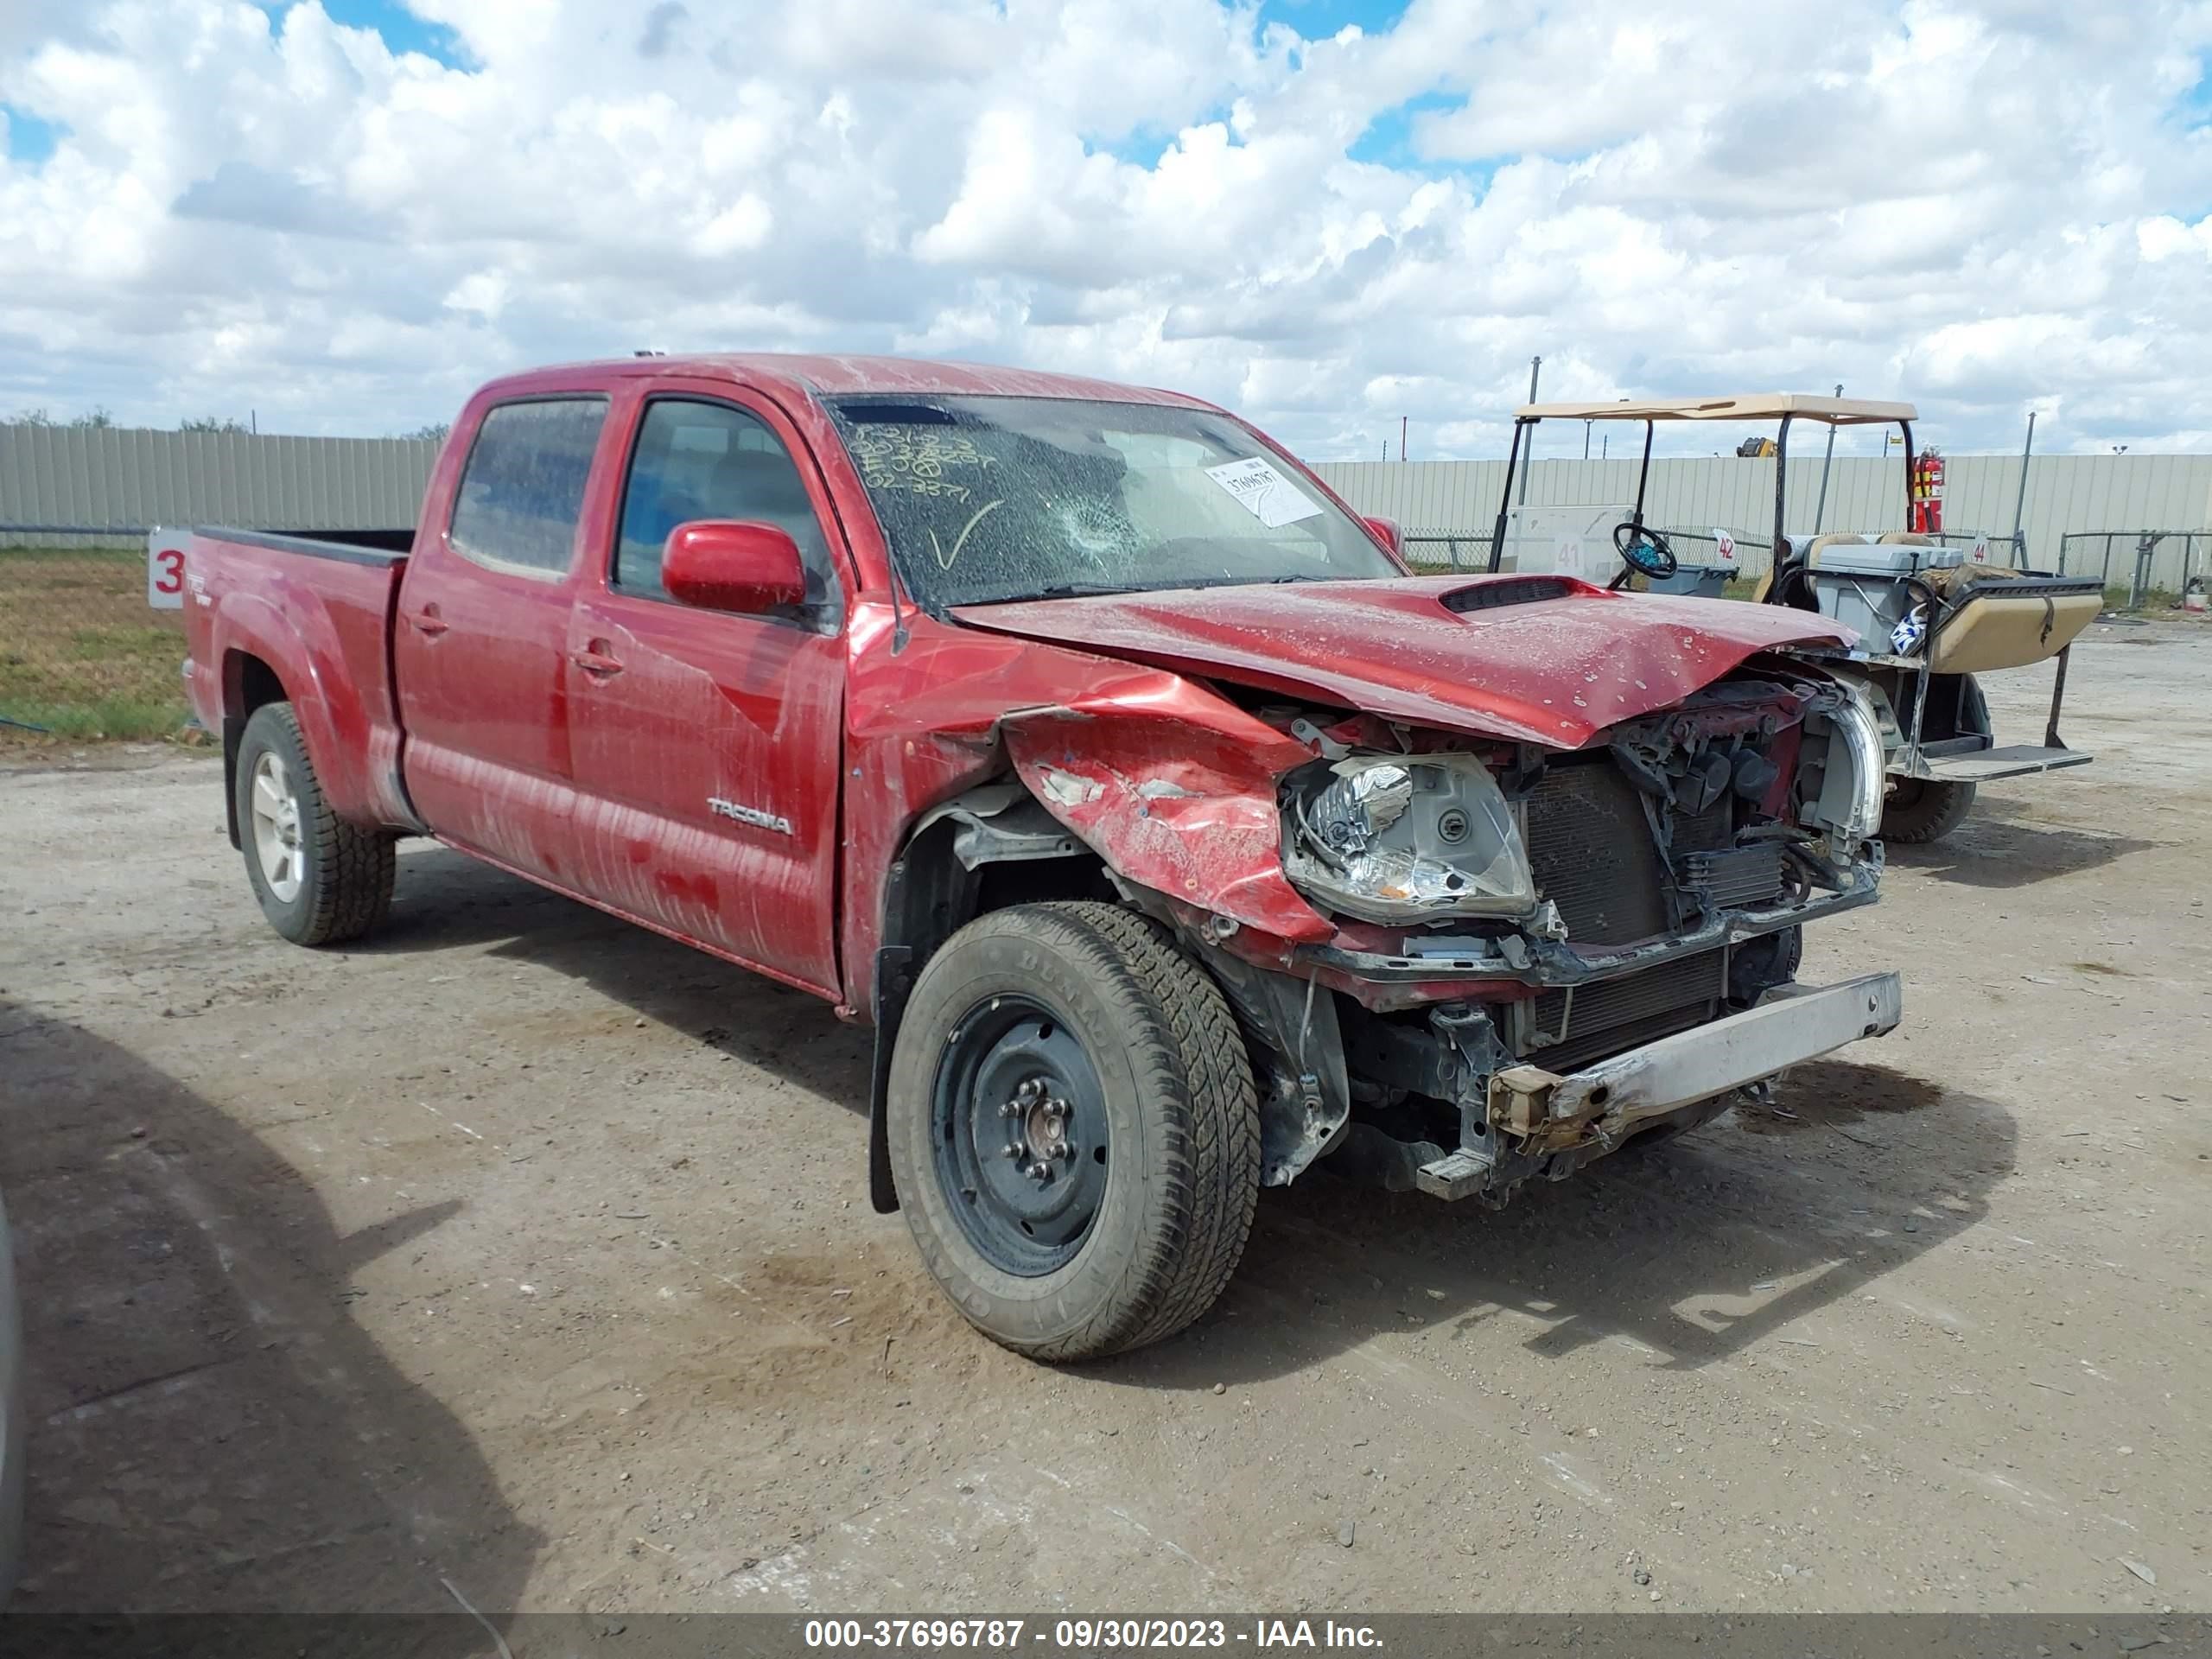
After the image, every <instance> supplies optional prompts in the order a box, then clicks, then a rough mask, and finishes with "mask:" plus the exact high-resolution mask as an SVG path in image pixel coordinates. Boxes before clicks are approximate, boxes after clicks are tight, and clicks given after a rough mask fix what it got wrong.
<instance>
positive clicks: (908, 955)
mask: <svg viewBox="0 0 2212 1659" xmlns="http://www.w3.org/2000/svg"><path fill="white" fill-rule="evenodd" d="M913 967H914V953H913V950H912V949H911V948H910V947H908V946H906V945H903V944H887V945H886V946H884V947H883V949H881V950H878V951H877V952H876V953H875V1064H874V1068H873V1071H872V1073H871V1075H870V1077H869V1080H868V1202H869V1204H871V1205H874V1208H875V1213H876V1214H877V1215H879V1216H887V1215H889V1214H890V1213H891V1212H892V1211H894V1210H896V1209H897V1208H898V1207H899V1186H898V1183H897V1182H895V1181H894V1180H893V1179H892V1178H891V1141H890V1137H889V1134H888V1125H887V1118H888V1116H889V1115H890V1099H891V1050H892V1047H893V1045H894V1044H896V1043H897V1042H898V1040H899V1020H901V1019H902V1018H904V1017H905V1015H906V997H907V995H908V993H910V992H911V991H912V989H913V988H914V973H913Z"/></svg>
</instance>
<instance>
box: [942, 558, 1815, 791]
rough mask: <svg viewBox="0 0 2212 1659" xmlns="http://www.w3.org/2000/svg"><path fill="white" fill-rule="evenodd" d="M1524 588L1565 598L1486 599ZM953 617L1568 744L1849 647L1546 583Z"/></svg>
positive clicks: (1045, 603)
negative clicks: (1818, 651)
mask: <svg viewBox="0 0 2212 1659" xmlns="http://www.w3.org/2000/svg"><path fill="white" fill-rule="evenodd" d="M1533 582H1542V583H1546V584H1549V585H1551V586H1554V587H1555V588H1557V590H1558V591H1559V593H1560V594H1561V596H1560V597H1556V598H1538V599H1529V600H1522V601H1518V602H1514V603H1503V604H1492V605H1485V604H1484V603H1483V602H1482V601H1484V598H1485V597H1486V596H1488V597H1496V598H1501V599H1502V598H1504V597H1506V596H1507V595H1508V594H1517V593H1521V592H1523V591H1525V584H1529V583H1533ZM1502 584H1523V585H1524V586H1522V587H1505V586H1503V585H1502ZM1485 590H1488V591H1487V594H1486V593H1485ZM1447 601H1450V602H1447ZM1459 607H1464V608H1459ZM953 614H954V615H955V616H956V617H957V618H958V619H959V620H961V621H963V622H965V623H967V624H969V625H970V626H975V627H980V628H989V629H992V630H994V631H995V632H1001V633H1012V634H1018V635H1021V636H1024V637H1026V638H1028V639H1046V640H1051V641H1052V642H1053V643H1054V644H1056V645H1072V646H1075V647H1077V648H1078V649H1080V650H1084V651H1090V652H1097V653H1099V654H1101V655H1103V656H1112V657H1122V658H1129V659H1132V660H1134V661H1138V662H1145V663H1151V664H1156V665H1158V666H1160V667H1163V668H1169V669H1173V670H1174V671H1177V672H1179V673H1186V674H1193V675H1199V676H1204V677H1211V678H1217V679H1224V680H1233V681H1236V682H1237V683H1240V684H1244V685H1250V686H1256V687H1259V688H1261V689H1262V690H1271V691H1279V692H1281V693H1282V694H1284V695H1285V696H1292V697H1304V698H1310V699H1313V700H1315V701H1318V702H1329V703H1334V704H1337V705H1339V706H1341V707H1344V708H1348V709H1359V710H1363V711H1364V712H1366V713H1369V714H1372V715H1380V716H1382V717H1383V718H1384V719H1386V720H1395V721H1408V722H1411V723H1413V724H1414V725H1421V726H1433V727H1440V728H1445V729H1446V730H1455V731H1464V732H1474V733H1479V734H1484V735H1485V736H1491V737H1502V738H1508V739H1513V740H1516V741H1524V742H1530V743H1541V744H1545V745H1548V746H1549V747H1554V748H1568V749H1573V748H1580V747H1582V746H1583V745H1584V744H1585V743H1587V742H1588V741H1590V740H1591V739H1592V737H1594V736H1596V735H1597V734H1599V732H1601V731H1604V730H1605V728H1607V727H1609V726H1613V725H1617V724H1618V723H1619V722H1620V721H1624V720H1633V719H1634V718H1636V717H1637V715H1646V714H1649V713H1651V712H1653V711H1654V710H1656V709H1666V708H1669V707H1671V706H1672V705H1674V704H1675V703H1677V702H1681V700H1682V699H1683V698H1685V697H1687V696H1689V695H1690V693H1692V692H1693V691H1695V690H1699V689H1700V687H1703V686H1707V685H1710V684H1711V683H1713V681H1715V680H1717V679H1719V678H1720V677H1722V676H1723V675H1725V674H1726V673H1727V672H1728V671H1730V670H1731V669H1733V668H1735V667H1736V666H1737V665H1738V664H1740V663H1742V662H1743V661H1744V660H1745V658H1748V657H1752V656H1755V655H1757V654H1758V652H1763V651H1773V650H1777V649H1779V648H1781V647H1783V646H1789V645H1811V646H1834V645H1850V644H1851V643H1852V642H1853V640H1854V639H1856V638H1857V636H1856V635H1855V634H1854V633H1853V632H1852V631H1851V630H1850V629H1849V628H1847V627H1845V626H1842V625H1841V624H1840V623H1837V622H1834V621H1832V620H1829V619H1828V618H1827V617H1824V616H1819V615H1815V614H1814V613H1810V612H1807V611H1798V610H1791V609H1788V608H1785V607H1781V606H1774V605H1747V604H1741V603H1732V602H1730V601H1725V600H1702V599H1678V598H1674V597H1670V596H1669V595H1666V594H1616V593H1610V592H1608V591H1606V590H1605V588H1593V587H1592V586H1591V585H1589V584H1588V583H1586V582H1574V581H1572V580H1571V579H1567V578H1560V577H1549V576H1545V577H1530V576H1476V577H1468V576H1458V575H1452V576H1406V577H1400V578H1396V579H1394V580H1389V581H1380V582H1294V583H1286V584H1283V585H1281V586H1274V585H1265V584H1263V585H1260V586H1253V587H1236V588H1172V589H1166V590H1164V591H1160V592H1157V593H1147V594H1102V595H1099V596H1097V597H1095V598H1084V599H1046V600H1021V601H1014V602H1012V603H1008V604H1001V605H966V606H962V607H958V608H957V609H956V610H955V611H954V612H953Z"/></svg>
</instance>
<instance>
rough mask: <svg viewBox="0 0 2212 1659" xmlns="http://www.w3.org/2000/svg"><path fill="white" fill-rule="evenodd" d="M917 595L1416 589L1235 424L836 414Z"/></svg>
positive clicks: (908, 402)
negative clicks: (1319, 586)
mask: <svg viewBox="0 0 2212 1659" xmlns="http://www.w3.org/2000/svg"><path fill="white" fill-rule="evenodd" d="M829 409H830V413H831V415H832V416H833V417H834V418H835V419H836V423H837V425H838V429H839V430H840V431H841V432H842V434H843V435H844V439H845V443H846V447H847V448H849V450H850V451H851V452H852V457H853V464H854V465H855V467H857V468H858V469H859V471H860V474H861V480H862V481H863V483H864V484H865V485H866V486H867V489H868V500H869V502H870V503H871V504H872V505H874V508H875V514H876V518H877V519H878V520H879V521H880V523H881V524H882V526H883V534H884V538H885V540H887V542H888V543H890V545H891V551H892V556H893V559H894V560H895V561H896V562H897V563H898V566H899V575H900V577H901V578H902V579H903V580H904V581H905V582H906V590H907V592H908V593H910V594H912V595H913V596H914V599H915V601H917V602H918V604H921V605H923V606H925V607H928V608H930V609H932V610H938V609H942V608H944V607H947V606H951V605H987V604H989V603H992V602H993V601H998V600H1011V599H1039V598H1051V597H1055V596H1058V595H1063V594H1096V593H1136V592H1141V591H1144V590H1146V589H1149V588H1198V587H1217V586H1222V585H1224V584H1229V583H1237V582H1299V581H1309V582H1312V581H1323V580H1342V579H1344V578H1347V577H1365V576H1395V575H1402V574H1404V573H1403V572H1402V571H1401V570H1400V569H1398V568H1397V566H1395V564H1393V563H1391V562H1390V560H1389V557H1388V556H1386V555H1385V554H1384V553H1383V550H1381V549H1380V548H1379V547H1377V546H1376V543H1375V541H1374V539H1373V537H1370V536H1369V535H1368V533H1367V531H1366V530H1365V528H1364V527H1363V526H1362V525H1361V524H1359V523H1358V522H1357V520H1356V519H1354V518H1351V515H1350V514H1348V513H1346V512H1344V510H1343V509H1342V508H1340V507H1338V506H1337V505H1334V504H1333V503H1332V502H1330V501H1329V500H1327V499H1325V497H1323V496H1322V495H1321V493H1319V491H1317V490H1316V489H1314V488H1313V486H1312V485H1311V484H1309V483H1307V482H1306V480H1303V479H1301V478H1300V477H1298V476H1297V475H1296V474H1294V472H1293V470H1292V469H1291V468H1290V467H1288V466H1287V465H1286V464H1284V463H1283V462H1282V461H1281V460H1280V459H1279V458H1278V457H1277V456H1276V455H1275V454H1274V453H1273V452H1272V451H1271V450H1269V449H1268V448H1267V447H1266V446H1265V445H1264V444H1262V443H1261V442H1259V440H1258V439H1256V438H1255V437H1254V436H1253V435H1252V434H1251V433H1250V432H1249V431H1247V430H1246V429H1244V428H1243V427H1242V426H1240V425H1238V424H1237V423H1236V422H1235V421H1232V420H1230V419H1229V418H1228V417H1226V416H1221V415H1216V414H1211V413H1209V412H1208V411H1206V410H1195V409H1176V408H1171V407H1168V406H1166V405H1164V404H1118V403H1103V402H1091V401H1089V400H1083V399H1070V398H1057V397H927V398H915V397H839V398H835V399H832V400H830V402H829Z"/></svg>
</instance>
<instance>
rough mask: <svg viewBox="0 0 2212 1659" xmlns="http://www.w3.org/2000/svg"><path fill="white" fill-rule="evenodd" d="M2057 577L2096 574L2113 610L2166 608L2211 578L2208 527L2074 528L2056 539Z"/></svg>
mask: <svg viewBox="0 0 2212 1659" xmlns="http://www.w3.org/2000/svg"><path fill="white" fill-rule="evenodd" d="M2058 569H2059V574H2060V575H2068V576H2090V575H2093V576H2095V577H2096V578H2097V579H2098V580H2099V581H2101V582H2103V583H2104V588H2105V602H2106V604H2107V606H2109V607H2112V608H2113V609H2115V610H2127V611H2139V610H2143V609H2145V607H2153V608H2165V607H2171V606H2174V605H2177V604H2178V603H2180V602H2181V599H2182V596H2183V594H2186V593H2188V591H2189V586H2190V582H2193V581H2194V582H2212V575H2209V574H2208V571H2212V530H2077V531H2069V533H2067V534H2066V535H2063V536H2062V537H2059V538H2058Z"/></svg>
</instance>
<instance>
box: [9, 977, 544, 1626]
mask: <svg viewBox="0 0 2212 1659" xmlns="http://www.w3.org/2000/svg"><path fill="white" fill-rule="evenodd" d="M0 1067H4V1071H0V1080H3V1082H4V1087H0V1096H4V1102H5V1113H6V1122H7V1126H8V1128H7V1134H6V1135H5V1136H4V1138H0V1181H4V1183H5V1187H6V1192H7V1201H8V1206H9V1211H10V1218H11V1220H12V1222H13V1224H14V1229H15V1240H16V1252H17V1258H16V1259H17V1268H18V1273H19V1274H20V1277H21V1281H22V1304H23V1311H24V1312H23V1318H24V1337H25V1347H26V1351H27V1353H28V1356H29V1380H28V1384H27V1395H28V1401H27V1410H28V1415H29V1421H30V1425H31V1432H30V1444H29V1458H28V1465H29V1471H30V1491H29V1526H28V1531H27V1540H28V1541H27V1546H26V1559H25V1561H24V1571H23V1583H22V1589H21V1590H20V1591H19V1592H18V1595H17V1597H16V1600H15V1602H14V1603H13V1604H12V1605H11V1608H10V1611H11V1613H12V1614H13V1615H14V1616H15V1619H14V1622H13V1627H12V1629H11V1630H10V1639H13V1638H14V1637H17V1636H22V1635H24V1633H25V1632H26V1631H27V1630H28V1631H31V1632H35V1631H38V1630H46V1631H48V1633H49V1634H54V1636H55V1639H56V1641H57V1642H61V1643H62V1645H53V1644H48V1650H49V1651H54V1652H60V1651H64V1650H67V1649H68V1643H67V1641H64V1639H63V1638H62V1637H60V1634H59V1631H58V1629H57V1627H55V1626H53V1625H50V1624H48V1623H47V1622H46V1620H47V1618H48V1617H49V1616H59V1615H67V1616H73V1617H86V1616H92V1617H98V1616H106V1615H113V1614H117V1613H123V1612H129V1613H133V1614H140V1613H144V1614H165V1613H180V1612H185V1613H198V1612H222V1613H226V1614H237V1613H239V1612H241V1611H257V1610H260V1611H271V1612H275V1611H285V1612H313V1613H330V1612H339V1611H353V1610H372V1611H379V1612H395V1611H412V1612H423V1613H429V1612H435V1613H443V1614H454V1612H455V1603H454V1600H453V1599H452V1596H451V1594H450V1592H448V1590H447V1589H446V1588H445V1587H444V1585H443V1584H442V1580H451V1581H452V1582H453V1584H454V1586H458V1587H459V1588H460V1589H461V1591H462V1592H464V1593H465V1594H466V1595H467V1598H468V1599H469V1600H470V1601H471V1602H472V1603H474V1605H476V1606H478V1607H480V1608H483V1609H486V1610H495V1609H504V1608H508V1607H512V1606H513V1605H515V1602H516V1600H517V1599H518V1596H519V1594H520V1592H521V1589H522V1586H523V1584H524V1581H525V1580H526V1579H527V1577H528V1575H529V1572H530V1568H531V1563H532V1561H533V1560H534V1559H535V1558H536V1555H537V1550H538V1547H539V1540H538V1538H537V1535H535V1534H534V1533H532V1532H531V1530H530V1529H528V1528H526V1527H524V1526H523V1525H521V1524H520V1523H518V1522H517V1520H516V1518H515V1516H513V1514H512V1511H511V1510H509V1508H508V1506H507V1504H506V1502H505V1499H504V1498H503V1497H502V1495H501V1493H500V1491H499V1484H498V1482H497V1481H496V1480H495V1479H494V1478H493V1473H492V1471H491V1469H490V1467H489V1466H488V1465H486V1461H485V1459H484V1457H483V1455H482V1453H481V1452H480V1451H479V1450H478V1448H477V1446H476V1445H475V1443H474V1440H472V1438H471V1437H470V1435H469V1433H468V1431H467V1429H466V1428H465V1427H463V1426H462V1425H461V1422H460V1421H458V1420H457V1419H456V1418H455V1417H454V1415H453V1414H452V1413H451V1412H449V1411H448V1409H447V1408H445V1407H444V1406H443V1405H442V1403H441V1402H439V1401H438V1400H437V1399H436V1398H435V1396H433V1395H431V1394H430V1393H429V1392H428V1391H427V1390H426V1389H423V1388H422V1387H420V1386H418V1385H417V1384H416V1383H414V1382H413V1381H412V1380H410V1378H409V1377H408V1376H406V1375H405V1374H404V1372H402V1371H401V1370H399V1369H398V1368H397V1366H395V1365H394V1364H393V1363H391V1360H390V1359H389V1358H387V1357H386V1356H385V1353H384V1351H382V1350H381V1349H380V1348H379V1347H378V1345H377V1344H376V1343H375V1342H374V1341H372V1339H371V1338H369V1337H368V1336H367V1335H366V1333H365V1332H363V1331H362V1330H361V1329H360V1328H359V1326H357V1325H355V1324H354V1323H353V1320H352V1319H350V1318H349V1317H348V1315H347V1312H346V1309H347V1306H348V1302H349V1297H348V1290H349V1282H350V1281H351V1279H352V1278H353V1274H355V1273H356V1272H357V1271H358V1270H359V1268H361V1266H362V1265H363V1264H364V1263H365V1262H368V1261H370V1260H372V1259H373V1258H374V1257H376V1256H378V1255H381V1254H383V1253H384V1252H385V1251H388V1250H391V1249H396V1248H398V1247H399V1246H401V1245H402V1244H404V1243H406V1242H407V1241H408V1240H410V1239H412V1238H414V1237H416V1236H419V1235H420V1234H421V1233H423V1232H424V1231H426V1230H429V1228H432V1227H435V1226H436V1225H438V1224H440V1223H441V1222H442V1221H443V1220H445V1219H446V1218H447V1217H448V1216H449V1215H451V1214H452V1213H453V1212H454V1210H455V1209H456V1208H458V1205H455V1204H451V1203H448V1204H445V1205H433V1206H429V1207H426V1208H424V1209H423V1210H419V1211H415V1212H413V1213H411V1214H409V1215H406V1216H404V1217H398V1218H397V1219H395V1220H392V1221H390V1222H387V1223H385V1224H380V1225H378V1226H377V1227H374V1228H370V1229H365V1230H362V1231H359V1232H356V1233H353V1234H351V1235H346V1236H341V1235H340V1233H339V1232H338V1231H337V1230H335V1228H334V1226H333V1225H332V1223H331V1219H330V1217H329V1215H328V1213H327V1211H325V1209H324V1208H323V1206H322V1205H321V1201H320V1200H319V1199H318V1198H316V1196H315V1192H314V1191H313V1189H312V1188H311V1187H310V1186H309V1185H308V1182H307V1181H306V1180H305V1179H303V1178H302V1176H301V1175H300V1174H299V1173H298V1172H296V1170H294V1169H293V1168H292V1167H291V1166H289V1164H287V1163H286V1162H285V1161H284V1160H283V1159H282V1158H280V1157H278V1156H277V1154H275V1153H273V1152H272V1151H270V1148H269V1147H266V1146H264V1145H263V1144H262V1142H261V1141H258V1140H257V1139H256V1138H255V1137H254V1136H253V1135H251V1134H250V1133H248V1132H247V1131H246V1130H245V1129H244V1128H240V1127H239V1126H238V1124H237V1123H235V1122H232V1120H231V1119H230V1118H229V1117H227V1116H226V1115H225V1114H224V1113H222V1112H221V1111H219V1110H218V1109H215V1108H214V1107H213V1106H212V1105H210V1104H209V1103H207V1102H206V1101H203V1100H201V1099H200V1097H199V1096H196V1095H194V1093H193V1092H192V1090H189V1089H188V1088H186V1087H185V1086H184V1085H182V1084H180V1083H178V1082H177V1081H176V1080H175V1079H174V1078H172V1077H168V1076H166V1075H164V1074H163V1073H162V1072H161V1071H156V1070H155V1069H154V1068H152V1067H150V1066H149V1065H147V1064H145V1062H143V1060H141V1059H139V1058H137V1056H136V1055H134V1054H132V1053H130V1052H128V1051H127V1050H125V1049H123V1048H121V1047H118V1046H116V1045H115V1044H113V1043H111V1042H108V1041H106V1040H105V1039H102V1038H100V1037H98V1036H96V1035H94V1034H92V1033H89V1032H87V1031H85V1030H82V1029H80V1028H79V1027H75V1026H73V1025H69V1024H67V1023H65V1022H62V1021H59V1020H49V1019H44V1018H41V1017H40V1016H39V1015H37V1014H35V1012H33V1011H31V1010H29V1009H26V1008H23V1007H19V1006H17V1005H15V1004H13V1003H8V1002H0ZM25 1615H31V1616H34V1617H32V1618H24V1617H23V1616H25ZM86 1639H87V1640H90V1637H87V1638H86ZM487 1647H488V1643H487V1640H486V1635H485V1632H484V1630H482V1629H481V1628H480V1627H479V1626H477V1625H475V1624H474V1622H473V1621H468V1620H465V1619H464V1620H462V1621H461V1623H460V1624H448V1623H446V1622H445V1621H438V1622H437V1623H436V1624H435V1626H434V1627H433V1626H426V1627H424V1628H423V1630H419V1631H417V1632H416V1639H415V1640H413V1641H411V1642H410V1645H409V1650H410V1651H411V1652H422V1653H438V1652H451V1653H454V1654H461V1653H473V1652H479V1651H483V1650H486V1649H487Z"/></svg>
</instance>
